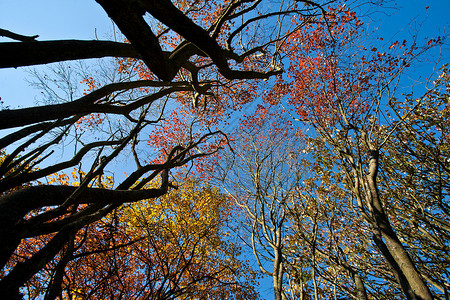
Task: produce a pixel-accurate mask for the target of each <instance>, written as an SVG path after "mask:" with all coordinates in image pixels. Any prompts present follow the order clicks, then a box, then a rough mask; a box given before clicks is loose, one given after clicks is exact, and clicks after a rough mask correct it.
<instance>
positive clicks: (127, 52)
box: [0, 40, 141, 68]
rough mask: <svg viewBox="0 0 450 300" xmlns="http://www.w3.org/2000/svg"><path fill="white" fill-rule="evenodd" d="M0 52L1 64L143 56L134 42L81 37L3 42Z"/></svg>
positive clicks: (34, 63) (13, 66)
mask: <svg viewBox="0 0 450 300" xmlns="http://www.w3.org/2000/svg"><path fill="white" fill-rule="evenodd" d="M0 53H1V54H2V55H0V68H17V67H23V66H34V65H40V64H48V63H54V62H60V61H66V60H76V59H88V58H101V57H107V56H110V57H132V58H140V57H141V56H140V54H139V53H138V52H137V51H136V50H135V49H134V47H133V46H132V45H130V44H125V43H117V42H110V41H80V40H60V41H43V42H36V41H32V42H20V43H19V42H10V43H0Z"/></svg>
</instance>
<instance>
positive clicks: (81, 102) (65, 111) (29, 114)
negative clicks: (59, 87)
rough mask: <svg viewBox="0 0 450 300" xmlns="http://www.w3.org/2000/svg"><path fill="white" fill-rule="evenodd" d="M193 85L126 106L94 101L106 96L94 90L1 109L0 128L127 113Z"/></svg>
mask: <svg viewBox="0 0 450 300" xmlns="http://www.w3.org/2000/svg"><path fill="white" fill-rule="evenodd" d="M190 90H192V88H191V87H189V86H187V87H170V88H168V89H165V90H161V91H159V92H157V93H154V94H151V95H149V96H147V97H143V98H141V99H139V100H137V101H135V102H132V103H130V104H128V105H125V106H115V105H109V104H95V103H92V102H93V101H95V100H97V99H101V98H102V97H104V96H106V95H105V93H106V92H105V91H101V92H100V91H99V92H98V93H96V92H94V93H95V94H96V96H90V97H89V98H88V97H82V98H80V99H78V100H75V101H73V102H68V103H62V104H54V105H45V106H36V107H29V108H22V109H13V110H2V111H0V129H6V128H13V127H18V126H25V125H31V124H34V123H38V122H44V121H50V120H58V119H65V118H69V117H71V116H73V115H86V114H90V113H110V114H123V115H126V114H128V113H130V112H131V111H133V110H134V109H137V108H139V107H142V106H143V105H145V104H150V103H152V102H154V101H156V100H158V99H160V98H161V97H164V96H166V95H169V94H171V93H173V92H178V91H190Z"/></svg>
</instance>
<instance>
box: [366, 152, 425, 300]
mask: <svg viewBox="0 0 450 300" xmlns="http://www.w3.org/2000/svg"><path fill="white" fill-rule="evenodd" d="M378 159H379V151H378V150H372V151H371V158H370V162H369V174H368V175H367V177H366V179H367V181H366V182H367V185H368V191H369V193H368V194H367V195H366V199H367V202H368V205H369V209H370V211H371V217H372V222H373V225H374V226H373V227H374V229H375V230H379V231H380V232H381V237H382V238H383V239H384V240H385V241H386V247H387V250H388V251H389V253H390V255H391V256H392V258H393V259H394V260H395V262H396V264H397V265H398V267H399V268H400V271H401V273H402V275H403V276H404V277H405V278H406V280H407V281H408V284H409V288H408V289H407V290H406V291H405V287H402V288H403V290H404V292H405V293H406V295H407V297H408V298H409V299H421V300H422V299H423V300H432V299H433V296H432V295H431V292H430V290H429V288H428V286H427V285H426V284H425V282H424V281H423V279H422V277H421V276H420V274H419V272H418V271H417V269H416V267H415V265H414V263H413V262H412V260H411V258H410V257H409V255H408V253H407V252H406V249H405V248H404V247H403V245H402V243H401V242H400V240H399V239H398V237H397V234H396V233H395V231H394V229H393V228H392V226H391V224H390V222H389V220H388V217H387V215H386V213H385V212H384V209H383V206H382V203H381V199H380V195H379V191H378V186H377V183H376V178H377V173H378V168H379V160H378ZM382 253H383V251H382ZM383 256H385V254H383ZM385 258H386V259H387V260H389V259H388V258H387V257H386V256H385Z"/></svg>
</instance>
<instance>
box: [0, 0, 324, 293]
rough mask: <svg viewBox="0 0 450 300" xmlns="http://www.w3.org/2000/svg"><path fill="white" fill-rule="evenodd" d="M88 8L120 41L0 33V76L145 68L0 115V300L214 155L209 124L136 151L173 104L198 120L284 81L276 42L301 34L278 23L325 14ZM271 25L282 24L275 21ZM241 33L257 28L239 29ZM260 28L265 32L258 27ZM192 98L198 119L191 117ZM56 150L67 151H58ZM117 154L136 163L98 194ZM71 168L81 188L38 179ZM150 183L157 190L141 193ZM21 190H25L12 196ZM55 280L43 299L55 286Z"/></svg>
mask: <svg viewBox="0 0 450 300" xmlns="http://www.w3.org/2000/svg"><path fill="white" fill-rule="evenodd" d="M97 2H98V3H99V4H100V5H101V6H102V7H103V8H104V9H105V11H106V12H107V13H108V15H109V16H110V17H111V19H112V20H113V21H114V22H115V23H116V24H117V26H118V27H119V29H120V31H121V32H122V33H123V34H124V36H125V37H126V39H127V41H128V42H124V43H120V42H111V41H75V40H62V41H37V40H36V37H26V36H23V35H20V34H16V33H13V32H10V31H8V30H2V31H1V32H0V33H1V34H2V35H3V36H7V37H9V38H12V39H14V40H17V41H19V42H12V43H0V51H1V53H2V56H1V58H0V67H1V68H6V67H19V66H31V65H37V64H44V63H52V62H61V61H67V60H74V59H87V58H100V57H107V56H110V57H115V58H125V59H117V60H115V62H116V63H117V64H119V65H123V64H124V63H125V64H126V63H129V66H131V67H134V66H136V65H139V66H140V67H141V68H140V69H139V68H137V70H138V71H139V70H142V69H144V70H145V72H141V73H140V74H135V73H134V74H128V75H129V76H125V75H124V74H127V73H126V72H127V71H129V69H128V70H126V69H122V70H120V66H119V67H118V69H119V71H120V72H119V73H121V74H122V76H117V77H114V78H116V79H117V80H109V82H108V81H106V82H105V83H104V84H102V83H100V82H101V80H99V79H98V78H93V77H86V78H83V81H84V82H85V83H86V84H87V86H88V89H87V90H86V94H85V95H77V94H76V93H69V94H70V97H69V99H66V101H64V102H62V103H51V104H47V105H44V106H38V107H30V108H24V109H5V110H2V111H0V129H12V128H16V127H21V128H19V129H17V130H15V131H13V132H11V133H8V134H7V135H5V136H4V137H2V138H1V139H0V148H5V147H8V148H7V149H8V150H7V151H8V155H7V156H6V157H5V158H4V160H3V161H2V164H1V166H0V179H1V180H0V193H1V195H2V197H1V198H0V220H1V221H0V228H1V229H0V239H1V240H2V244H1V246H0V265H1V266H2V270H3V273H2V279H1V282H0V291H1V293H2V295H9V297H10V298H12V299H13V298H19V297H20V295H19V294H20V288H21V287H22V286H24V285H25V284H26V283H27V282H28V281H29V280H30V279H31V278H32V277H33V276H34V275H35V274H37V273H38V272H40V271H41V270H42V269H44V268H47V266H49V264H52V265H53V266H55V268H60V269H64V267H65V266H66V265H67V263H68V261H67V260H66V257H67V256H65V254H64V253H70V252H71V249H72V248H73V247H74V244H75V241H76V240H77V239H78V238H79V234H81V235H82V231H83V228H85V227H86V226H89V225H90V224H94V223H96V222H98V221H100V220H102V219H103V218H105V217H106V216H108V214H111V213H114V212H115V211H116V210H117V209H118V208H119V207H121V206H122V205H123V204H124V203H133V202H138V201H141V200H143V199H153V198H157V197H159V196H162V195H164V194H165V193H167V192H168V190H169V187H170V186H171V183H170V181H169V175H170V171H171V170H172V169H174V168H177V167H180V166H183V165H185V164H187V163H189V162H192V161H193V160H195V159H197V158H201V157H204V156H206V155H209V154H211V153H214V152H216V151H218V150H219V149H220V148H221V147H222V145H223V144H224V143H226V137H225V136H224V135H223V134H222V133H221V132H220V131H217V130H209V129H210V128H211V127H212V126H213V125H214V124H212V123H210V122H209V123H208V122H207V123H206V124H207V126H209V128H208V127H207V128H205V127H203V128H202V129H203V131H197V128H194V127H191V130H190V131H189V130H188V134H187V135H182V139H180V140H182V141H183V143H181V142H180V143H178V144H176V143H175V140H171V142H169V143H167V142H165V141H163V140H164V137H159V140H156V141H155V146H156V148H157V147H159V146H161V148H163V147H164V145H168V144H171V145H172V146H171V147H170V148H164V149H163V151H162V152H161V153H163V156H162V157H161V156H159V155H157V154H158V153H152V154H153V155H154V156H153V157H150V158H149V157H148V153H145V152H143V151H142V150H141V149H143V148H144V149H145V147H146V146H153V141H149V142H148V143H145V136H146V135H147V136H148V131H150V130H152V128H154V126H155V125H156V126H158V124H162V123H161V121H162V120H163V118H164V116H165V115H166V114H167V113H166V111H165V110H166V107H167V106H166V104H167V103H168V102H169V101H170V100H173V99H178V100H180V101H179V103H180V105H179V106H178V107H181V105H182V104H184V105H185V104H186V103H189V105H190V103H191V102H192V103H193V106H194V107H193V108H191V107H190V108H185V112H189V111H196V115H198V116H202V119H203V120H208V117H209V116H212V117H213V119H214V118H215V117H216V116H217V114H218V113H221V114H223V112H224V111H226V110H227V109H229V107H232V106H233V105H236V106H238V105H239V102H238V103H236V99H232V95H234V94H240V95H242V96H243V97H242V99H239V100H240V101H243V102H241V103H245V101H251V100H252V99H253V98H252V96H251V94H250V93H249V90H251V89H248V88H247V87H248V86H252V84H254V83H252V82H253V81H251V80H259V79H267V78H269V77H271V76H272V75H275V74H279V73H281V72H282V70H281V68H280V66H279V65H280V61H279V59H278V53H279V48H280V45H281V44H282V43H283V41H284V40H285V39H286V37H288V36H289V35H290V34H292V32H295V30H297V29H298V27H291V26H290V21H289V20H288V19H289V18H287V19H285V18H284V17H286V16H300V15H307V16H308V18H309V20H313V18H314V16H318V15H320V14H322V13H323V12H324V10H323V8H322V7H321V6H320V5H319V4H316V3H313V2H310V1H292V2H290V1H289V2H286V3H284V2H283V4H281V5H280V7H278V8H274V9H273V10H266V8H267V7H269V6H265V4H264V1H223V2H210V1H179V2H176V3H172V2H171V1H169V0H164V1H158V2H157V3H155V2H149V1H142V0H134V1H124V0H115V1H97ZM270 7H271V9H272V7H273V6H270ZM145 14H148V15H149V16H151V20H150V21H146V19H145V18H144V15H145ZM276 18H278V19H279V21H280V22H273V20H274V19H276ZM305 22H307V21H305ZM250 25H251V26H253V28H256V30H255V31H251V30H248V29H249V28H250ZM263 26H265V29H267V31H261V30H257V29H258V28H259V27H263ZM264 32H273V33H274V34H273V35H270V34H268V35H264V34H263V33H264ZM133 59H140V60H142V61H143V62H144V64H139V62H136V60H133ZM141 78H146V79H145V80H144V79H141ZM249 80H250V82H248V83H247V81H249ZM239 84H241V85H240V86H239ZM223 91H229V93H224V92H223ZM242 91H245V92H242ZM227 94H228V95H231V96H229V98H227V97H226V95H227ZM222 95H225V96H223V98H222V97H220V96H222ZM187 99H190V100H191V101H189V102H187ZM200 99H201V100H203V105H202V108H203V109H204V111H201V110H200V109H199V108H200V107H199V105H198V103H199V100H200ZM176 106H177V105H174V106H173V107H176ZM166 124H167V123H166ZM202 126H204V125H203V124H202ZM146 131H147V132H146ZM199 132H201V134H199ZM183 134H185V132H183ZM180 135H181V134H180ZM61 145H64V154H62V151H60V152H59V151H58V149H61V148H60V147H61ZM69 149H70V150H69ZM157 150H160V149H157ZM202 150H204V151H202ZM70 152H72V153H73V154H72V155H68V156H69V157H68V158H66V157H65V156H66V155H67V153H70ZM126 152H129V153H132V154H133V157H134V159H135V165H136V166H135V168H134V169H131V170H129V171H128V177H127V178H125V179H123V180H120V182H114V183H113V186H112V187H110V188H105V187H103V186H102V182H101V176H102V174H103V173H104V172H105V171H107V167H108V166H111V163H112V162H113V161H117V160H118V159H120V158H121V157H123V154H124V153H126ZM149 152H150V153H151V152H152V151H149ZM55 155H56V156H57V157H58V158H55ZM58 155H59V156H58ZM61 158H62V159H61ZM77 165H78V166H79V167H80V170H81V171H83V172H84V173H85V175H84V176H83V177H82V178H80V181H81V182H80V184H79V185H77V186H70V185H66V184H53V185H52V184H45V183H44V178H45V177H46V176H49V175H51V174H54V173H55V172H60V171H63V170H66V169H68V168H72V167H75V166H77ZM81 165H83V168H81ZM86 165H87V166H88V167H86ZM158 176H159V177H160V178H161V179H160V180H159V183H160V185H159V187H153V188H150V189H143V187H144V186H145V185H146V184H147V183H149V182H152V181H153V180H155V179H157V178H158ZM99 178H100V179H99ZM38 180H39V181H38ZM24 185H29V186H27V187H25V188H21V189H19V190H15V189H16V188H17V187H19V186H24ZM27 239H36V240H38V239H40V240H41V241H42V242H41V243H37V244H36V245H35V247H34V248H33V251H31V253H29V255H28V256H20V251H21V249H22V246H23V245H24V244H23V243H24V242H26V240H27ZM6 265H8V269H5V266H6ZM55 282H58V281H54V282H53V283H52V284H51V285H50V286H49V287H48V289H49V290H51V289H52V286H54V287H56V286H57V284H56V285H55V284H54V283H55ZM49 294H50V295H51V296H49V298H52V297H53V298H54V297H56V296H55V295H56V294H54V293H53V292H52V293H49Z"/></svg>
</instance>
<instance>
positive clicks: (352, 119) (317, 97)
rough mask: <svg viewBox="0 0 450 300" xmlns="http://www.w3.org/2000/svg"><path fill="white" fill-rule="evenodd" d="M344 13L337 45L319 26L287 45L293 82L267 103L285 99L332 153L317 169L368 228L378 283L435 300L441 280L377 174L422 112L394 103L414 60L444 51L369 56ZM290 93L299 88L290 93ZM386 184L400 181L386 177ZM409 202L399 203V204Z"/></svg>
mask: <svg viewBox="0 0 450 300" xmlns="http://www.w3.org/2000/svg"><path fill="white" fill-rule="evenodd" d="M339 10H340V11H343V12H344V14H340V15H336V19H333V17H330V18H329V20H330V21H329V24H330V26H329V27H328V28H326V29H329V30H331V31H332V32H333V33H334V34H335V35H334V36H333V38H331V37H328V35H327V34H326V30H325V28H324V27H320V26H316V25H315V24H311V25H308V26H312V27H314V28H315V29H314V30H311V28H307V27H305V28H303V29H302V30H299V31H298V32H296V33H295V34H293V35H292V36H291V37H290V38H291V39H292V41H302V42H303V43H302V44H300V43H297V44H290V46H291V45H299V44H300V45H302V48H301V49H298V51H292V49H291V48H289V49H287V50H286V51H287V52H288V53H289V55H290V56H289V57H290V62H291V67H290V74H291V76H292V79H293V80H292V81H291V82H290V81H284V80H283V79H282V78H281V79H280V80H279V82H278V83H277V85H276V86H275V90H274V91H272V92H271V93H270V94H269V97H268V101H270V102H271V103H273V104H278V103H280V99H282V97H281V96H280V95H277V93H279V94H281V95H287V96H288V97H287V99H288V100H287V102H288V104H290V105H292V106H291V108H292V110H291V111H290V113H291V114H296V115H295V119H296V120H298V121H301V122H303V123H305V124H307V126H310V127H311V128H313V129H314V135H312V136H311V143H315V144H316V145H317V148H315V150H316V151H322V152H327V153H330V154H329V155H327V156H326V157H327V160H323V158H324V155H319V156H318V157H317V158H318V159H319V160H318V162H319V163H320V164H322V165H325V166H326V165H328V166H329V167H328V170H329V171H330V172H331V173H334V174H335V175H331V176H332V177H334V178H339V177H340V178H341V179H340V182H339V185H340V186H341V187H342V188H345V189H346V190H347V191H349V192H350V194H351V197H352V201H353V203H354V205H355V207H356V208H357V212H358V214H359V215H355V216H354V217H353V218H355V221H356V220H357V219H359V218H362V219H364V220H365V222H366V224H367V225H368V226H369V230H370V234H371V240H372V243H373V244H374V245H375V246H376V247H377V249H378V251H379V253H380V254H381V255H382V257H383V259H384V264H385V265H386V266H387V269H388V270H389V271H388V272H389V273H390V274H389V276H387V277H386V276H384V275H382V274H381V273H379V274H378V275H377V276H380V278H383V277H386V279H387V280H389V281H394V282H396V283H397V284H398V286H399V287H400V288H401V290H402V292H403V294H404V296H405V297H406V298H408V299H432V298H433V297H435V296H434V295H437V290H435V289H434V290H433V291H432V290H431V285H435V282H439V280H435V279H432V276H430V275H429V273H428V271H427V270H426V269H425V268H423V267H422V265H423V264H422V262H423V261H424V259H425V256H423V255H421V254H417V255H415V256H414V258H413V256H412V255H413V254H412V253H414V252H415V250H412V249H411V246H410V245H413V244H414V245H417V244H416V243H417V242H418V241H417V240H415V241H414V242H412V241H410V242H409V245H407V244H405V242H404V240H403V239H402V237H401V236H402V235H403V234H402V233H401V232H402V228H401V227H398V226H396V225H395V224H396V220H395V218H396V215H395V213H393V210H392V209H391V208H390V207H391V205H393V204H392V203H393V201H394V200H391V191H392V190H391V188H392V186H389V184H388V185H385V186H383V187H384V188H385V189H384V190H382V189H381V186H382V185H381V184H380V178H379V174H380V172H382V171H383V161H384V158H383V153H382V152H383V149H384V147H386V145H387V144H388V143H389V142H390V140H391V138H392V135H393V134H394V132H397V130H399V129H400V128H401V127H402V126H403V125H401V124H403V123H404V122H406V120H408V119H409V116H410V115H411V114H414V111H415V110H416V109H418V107H419V106H420V104H419V105H418V106H414V105H411V104H410V105H407V106H406V107H407V109H406V110H405V109H401V108H402V107H403V105H404V104H399V102H396V100H395V98H394V97H395V96H396V93H395V92H396V90H397V89H396V88H397V85H396V84H397V83H398V80H399V78H400V75H401V74H402V73H403V72H404V71H405V69H406V68H407V67H408V66H409V65H410V64H412V63H413V62H414V60H415V59H416V57H417V55H419V54H420V53H421V52H422V53H423V52H424V51H426V50H427V49H429V48H430V47H432V46H433V45H436V44H439V43H440V38H437V39H430V40H429V41H428V42H427V44H426V45H425V46H424V47H423V48H421V49H419V48H418V47H417V45H416V44H413V45H411V46H410V47H406V44H407V41H404V42H403V43H401V42H394V43H392V45H390V46H389V49H385V50H384V51H383V50H377V48H376V47H370V48H369V47H368V49H366V48H364V46H361V44H359V45H358V43H359V41H360V39H359V37H360V34H361V25H362V23H361V21H360V20H358V19H357V18H356V16H355V13H353V12H351V11H350V10H347V9H345V8H344V7H341V8H339V9H338V11H339ZM340 18H344V20H347V21H348V22H342V20H341V19H340ZM291 47H295V46H291ZM386 47H387V46H386ZM402 48H403V50H400V49H402ZM358 49H359V50H358ZM288 85H290V86H293V87H294V88H291V89H287V88H286V87H287V86H288ZM434 92H435V91H430V92H429V93H431V94H432V93H434ZM406 102H408V101H406ZM420 102H421V101H419V103H420ZM428 109H429V111H434V110H435V109H436V108H432V107H429V106H428ZM399 111H401V113H399ZM394 112H396V114H394ZM393 115H394V117H392V118H391V116H393ZM407 132H408V130H407ZM322 169H324V168H322ZM408 173H409V172H408ZM317 175H318V176H323V174H320V173H319V174H317ZM387 179H388V180H389V181H390V180H395V179H394V177H392V178H391V177H389V176H388V177H387ZM328 188H331V186H330V185H328ZM404 189H405V186H402V190H404ZM397 195H398V194H397ZM411 200H412V198H409V199H408V198H405V197H404V195H402V201H407V202H408V201H411ZM395 201H398V200H395ZM408 206H409V205H408ZM436 213H437V214H438V215H439V212H437V211H436ZM408 215H409V213H408ZM404 229H405V228H403V230H404ZM360 237H361V238H362V239H364V238H365V236H360ZM416 238H417V236H416ZM430 242H431V240H430ZM365 244H367V243H365ZM419 252H420V251H419ZM438 289H440V290H441V291H442V290H443V288H442V287H440V288H438ZM433 294H434V295H433Z"/></svg>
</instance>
